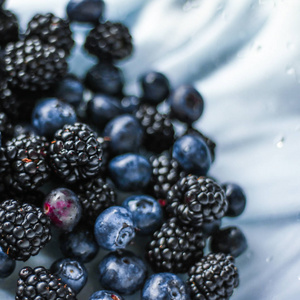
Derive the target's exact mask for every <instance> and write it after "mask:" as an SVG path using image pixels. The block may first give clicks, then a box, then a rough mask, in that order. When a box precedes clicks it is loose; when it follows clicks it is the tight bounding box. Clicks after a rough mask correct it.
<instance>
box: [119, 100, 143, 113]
mask: <svg viewBox="0 0 300 300" xmlns="http://www.w3.org/2000/svg"><path fill="white" fill-rule="evenodd" d="M140 102H141V100H140V98H138V97H136V96H125V97H123V98H122V100H121V106H122V109H123V110H124V112H126V113H130V114H133V113H135V112H136V111H137V110H138V108H139V106H140Z"/></svg>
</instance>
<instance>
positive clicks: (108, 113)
mask: <svg viewBox="0 0 300 300" xmlns="http://www.w3.org/2000/svg"><path fill="white" fill-rule="evenodd" d="M87 110H88V115H89V118H90V119H91V121H92V122H93V123H94V124H95V125H97V126H99V127H102V126H104V125H105V124H106V123H107V122H108V121H110V120H111V119H113V118H114V117H116V116H118V115H120V114H122V113H123V110H122V107H121V104H120V101H119V100H118V99H117V98H115V97H113V96H109V95H105V94H96V95H94V97H93V98H92V99H91V100H90V101H89V103H88V106H87Z"/></svg>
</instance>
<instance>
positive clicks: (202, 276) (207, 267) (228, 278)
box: [187, 253, 239, 300]
mask: <svg viewBox="0 0 300 300" xmlns="http://www.w3.org/2000/svg"><path fill="white" fill-rule="evenodd" d="M188 275H189V278H188V280H187V284H188V285H189V286H190V290H191V299H193V300H227V299H229V297H230V296H231V295H232V294H233V290H234V288H236V287H237V286H238V285H239V274H238V270H237V267H236V266H235V264H234V258H233V257H232V256H229V255H228V256H226V255H225V254H224V253H218V254H209V255H207V256H205V257H203V258H202V259H201V260H200V261H199V262H197V263H196V264H195V265H194V266H192V267H191V268H190V270H189V272H188Z"/></svg>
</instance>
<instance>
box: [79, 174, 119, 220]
mask: <svg viewBox="0 0 300 300" xmlns="http://www.w3.org/2000/svg"><path fill="white" fill-rule="evenodd" d="M78 197H79V200H80V202H81V205H82V208H83V215H84V218H85V220H86V221H87V222H88V223H90V224H92V225H93V224H94V223H95V221H96V219H97V217H98V216H99V214H100V213H102V212H103V211H104V210H105V209H106V208H108V207H110V206H113V205H115V204H116V194H115V192H114V190H113V189H112V187H111V186H110V185H109V184H108V183H106V182H105V181H104V180H103V179H102V178H101V177H96V178H93V179H90V180H88V181H86V182H83V183H80V184H79V185H78Z"/></svg>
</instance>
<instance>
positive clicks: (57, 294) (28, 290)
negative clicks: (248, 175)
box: [16, 267, 76, 300]
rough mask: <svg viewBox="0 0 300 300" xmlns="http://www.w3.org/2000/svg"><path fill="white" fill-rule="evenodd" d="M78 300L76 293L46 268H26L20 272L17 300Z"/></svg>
mask: <svg viewBox="0 0 300 300" xmlns="http://www.w3.org/2000/svg"><path fill="white" fill-rule="evenodd" d="M25 299H26V300H35V299H39V300H50V299H51V300H52V299H55V300H64V299H65V300H76V295H75V293H74V291H73V290H72V289H71V288H70V287H69V286H68V285H67V284H65V283H64V282H62V280H61V279H60V278H59V277H57V276H55V275H53V274H51V273H50V271H49V270H47V269H45V268H44V267H36V268H34V269H32V268H30V267H24V268H22V269H21V270H20V272H19V279H18V283H17V293H16V300H25Z"/></svg>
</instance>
